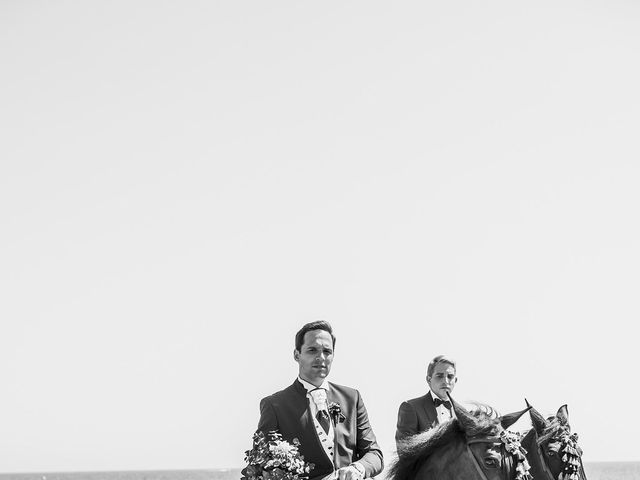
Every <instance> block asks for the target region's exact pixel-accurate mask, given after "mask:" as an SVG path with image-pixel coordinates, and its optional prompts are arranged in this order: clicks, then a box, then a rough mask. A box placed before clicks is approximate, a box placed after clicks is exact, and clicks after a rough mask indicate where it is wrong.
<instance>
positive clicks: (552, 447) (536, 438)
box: [522, 399, 587, 480]
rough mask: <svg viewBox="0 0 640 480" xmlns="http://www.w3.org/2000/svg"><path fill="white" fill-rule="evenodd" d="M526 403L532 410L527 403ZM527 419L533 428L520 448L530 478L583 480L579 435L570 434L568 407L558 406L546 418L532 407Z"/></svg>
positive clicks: (584, 479)
mask: <svg viewBox="0 0 640 480" xmlns="http://www.w3.org/2000/svg"><path fill="white" fill-rule="evenodd" d="M525 402H526V403H527V405H528V406H529V407H531V406H530V405H529V402H528V401H527V400H526V399H525ZM529 416H530V417H531V425H532V426H533V428H532V429H531V430H529V431H528V432H527V433H526V434H525V436H524V438H523V439H522V445H523V447H524V448H525V449H526V451H527V460H528V461H529V463H530V464H531V473H532V474H533V476H534V477H535V478H536V479H537V478H542V479H545V480H586V478H587V476H586V474H585V472H584V467H583V465H582V449H581V448H580V446H579V445H578V435H577V434H576V433H572V432H571V425H570V424H569V410H568V409H567V406H566V405H563V406H561V407H560V408H559V409H558V411H557V413H556V414H555V415H553V416H550V417H548V418H544V417H543V416H542V415H541V414H540V413H539V412H538V411H537V410H536V409H535V408H533V407H531V408H530V410H529Z"/></svg>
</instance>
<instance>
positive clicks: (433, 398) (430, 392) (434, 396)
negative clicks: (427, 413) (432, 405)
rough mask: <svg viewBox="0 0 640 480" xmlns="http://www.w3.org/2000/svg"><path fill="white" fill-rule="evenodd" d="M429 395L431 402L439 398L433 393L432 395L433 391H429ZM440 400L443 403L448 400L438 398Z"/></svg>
mask: <svg viewBox="0 0 640 480" xmlns="http://www.w3.org/2000/svg"><path fill="white" fill-rule="evenodd" d="M429 395H431V400H435V399H436V398H440V397H439V396H438V395H436V394H435V393H433V390H431V389H429ZM440 400H442V401H445V400H447V401H448V400H449V399H448V398H445V399H442V398H440Z"/></svg>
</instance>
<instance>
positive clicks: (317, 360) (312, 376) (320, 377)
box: [293, 330, 333, 387]
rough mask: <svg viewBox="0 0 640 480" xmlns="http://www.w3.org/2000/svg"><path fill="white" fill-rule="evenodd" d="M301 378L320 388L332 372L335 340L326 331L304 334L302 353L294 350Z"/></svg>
mask: <svg viewBox="0 0 640 480" xmlns="http://www.w3.org/2000/svg"><path fill="white" fill-rule="evenodd" d="M293 358H294V359H295V361H296V362H298V366H299V374H300V378H302V379H303V380H306V381H307V382H309V383H311V384H313V385H315V386H316V387H319V386H320V385H322V382H323V381H324V379H325V378H326V377H327V375H329V372H330V371H331V362H332V361H333V340H331V334H330V333H329V332H327V331H325V330H311V331H310V332H307V333H305V334H304V342H303V343H302V347H301V348H300V351H297V350H294V352H293Z"/></svg>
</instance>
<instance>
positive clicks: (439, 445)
mask: <svg viewBox="0 0 640 480" xmlns="http://www.w3.org/2000/svg"><path fill="white" fill-rule="evenodd" d="M451 403H452V405H453V409H454V412H455V418H452V419H451V420H449V421H447V422H445V423H443V424H441V425H438V426H437V427H435V428H434V429H431V430H428V431H427V432H424V433H419V434H417V435H415V436H413V437H409V438H408V439H407V440H406V441H405V442H403V444H402V445H401V446H400V448H399V451H398V459H397V460H396V461H395V462H394V463H393V464H392V465H391V467H390V470H389V479H390V480H460V479H464V480H511V479H515V478H516V475H517V473H516V470H518V471H522V467H523V465H526V459H525V457H524V453H523V451H522V449H521V447H520V444H519V443H518V442H517V440H514V438H513V435H511V436H510V435H508V432H507V431H506V429H507V428H508V427H509V426H511V425H512V424H514V423H515V422H516V421H517V420H518V418H520V416H521V415H522V414H524V413H525V412H526V411H527V410H528V408H526V409H524V410H521V411H519V412H514V413H512V414H509V415H504V416H502V417H497V418H496V415H495V411H494V410H493V409H491V407H487V406H483V407H484V408H482V409H480V410H479V411H476V412H474V413H471V412H469V411H468V410H466V409H465V408H464V407H462V406H461V405H459V404H457V403H456V402H454V401H453V400H451ZM527 468H528V466H527ZM525 473H526V471H525ZM517 478H521V479H527V478H531V477H530V476H528V475H524V476H519V475H518V477H517Z"/></svg>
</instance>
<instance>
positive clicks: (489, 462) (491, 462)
mask: <svg viewBox="0 0 640 480" xmlns="http://www.w3.org/2000/svg"><path fill="white" fill-rule="evenodd" d="M484 464H485V465H486V466H487V467H489V468H498V467H499V466H500V462H499V461H498V460H497V459H495V458H492V457H488V458H485V459H484Z"/></svg>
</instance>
